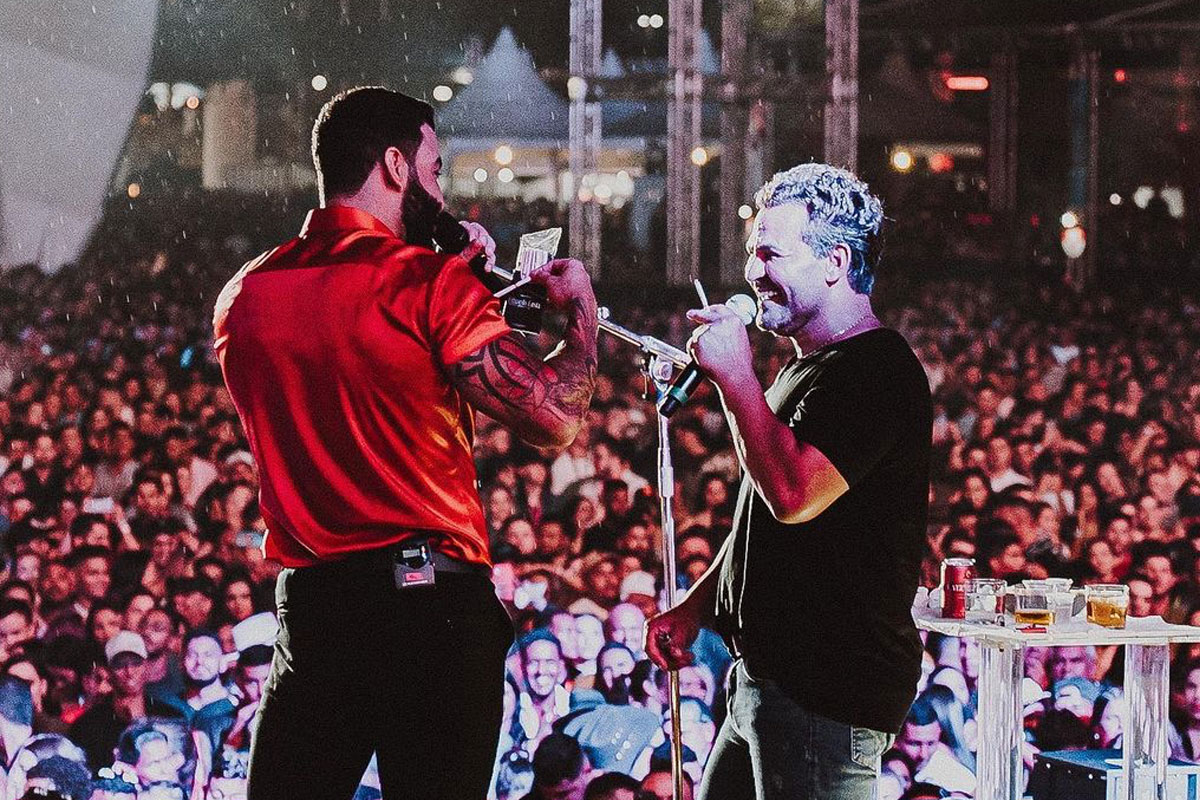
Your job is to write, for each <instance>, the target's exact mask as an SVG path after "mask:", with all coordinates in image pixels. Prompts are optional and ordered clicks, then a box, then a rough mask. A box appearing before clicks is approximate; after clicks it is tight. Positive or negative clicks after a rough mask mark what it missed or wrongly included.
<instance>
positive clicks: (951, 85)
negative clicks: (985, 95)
mask: <svg viewBox="0 0 1200 800" xmlns="http://www.w3.org/2000/svg"><path fill="white" fill-rule="evenodd" d="M946 88H947V89H953V90H954V91H956V92H986V91H987V88H988V79H987V78H985V77H984V76H982V75H951V76H950V77H948V78H946Z"/></svg>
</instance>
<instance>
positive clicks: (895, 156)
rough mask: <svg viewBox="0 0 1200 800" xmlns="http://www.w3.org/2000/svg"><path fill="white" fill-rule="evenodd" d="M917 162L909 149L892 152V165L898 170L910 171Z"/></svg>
mask: <svg viewBox="0 0 1200 800" xmlns="http://www.w3.org/2000/svg"><path fill="white" fill-rule="evenodd" d="M914 163H915V161H914V159H913V154H912V153H910V152H908V151H907V150H897V151H896V152H894V153H892V167H893V168H894V169H895V170H896V171H897V172H908V171H909V170H910V169H912V168H913V164H914Z"/></svg>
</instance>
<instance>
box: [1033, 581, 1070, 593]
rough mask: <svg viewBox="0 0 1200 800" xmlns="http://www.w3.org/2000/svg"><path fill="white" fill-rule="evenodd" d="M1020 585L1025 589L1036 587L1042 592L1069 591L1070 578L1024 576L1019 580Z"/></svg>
mask: <svg viewBox="0 0 1200 800" xmlns="http://www.w3.org/2000/svg"><path fill="white" fill-rule="evenodd" d="M1021 586H1023V587H1024V588H1026V589H1036V590H1039V591H1042V592H1069V591H1071V579H1070V578H1040V579H1034V578H1026V579H1025V580H1023V581H1021Z"/></svg>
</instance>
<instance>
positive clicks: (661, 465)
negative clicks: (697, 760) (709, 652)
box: [491, 267, 691, 800]
mask: <svg viewBox="0 0 1200 800" xmlns="http://www.w3.org/2000/svg"><path fill="white" fill-rule="evenodd" d="M491 272H492V274H493V275H497V276H499V277H500V278H503V279H504V280H506V281H509V282H511V281H512V280H513V277H514V276H513V274H512V273H511V272H509V271H508V270H505V269H501V268H499V267H495V268H493V269H492V271H491ZM596 317H597V322H598V325H599V328H600V330H602V331H605V332H606V333H609V334H611V335H613V336H616V337H617V338H618V339H621V340H623V341H625V342H628V343H630V344H632V345H633V346H634V347H637V348H638V349H639V350H641V351H642V356H643V360H642V370H643V372H645V373H646V375H647V376H648V377H649V378H650V380H651V381H653V382H654V387H655V389H657V390H658V395H659V396H661V395H662V394H663V393H664V392H665V391H666V390H667V389H668V388H670V385H671V376H672V374H673V372H674V370H676V369H682V368H683V367H686V366H687V365H688V364H689V363H690V362H691V359H690V358H689V357H688V354H687V353H685V352H684V351H682V350H680V349H679V348H678V347H674V346H672V345H669V344H667V343H666V342H663V341H660V340H659V339H656V338H654V337H653V336H647V335H645V334H640V333H635V332H634V331H631V330H629V329H628V328H625V327H623V326H621V325H618V324H617V323H615V322H612V321H611V320H610V319H609V318H608V317H609V310H608V308H607V307H604V306H600V307H598V308H597V309H596ZM655 416H656V417H657V418H658V497H659V504H660V516H661V518H662V562H663V581H664V583H665V584H666V600H667V608H668V609H671V608H674V607H675V603H676V601H677V594H678V584H677V578H676V569H675V513H674V510H673V501H674V499H675V467H674V465H673V464H672V461H671V432H670V421H669V420H668V419H667V418H666V417H664V416H663V415H662V414H656V415H655ZM667 676H668V679H669V685H668V694H669V696H670V704H671V778H672V798H673V800H683V740H682V737H681V731H680V727H681V726H680V699H679V670H674V669H673V670H670V671H669V672H668V673H667Z"/></svg>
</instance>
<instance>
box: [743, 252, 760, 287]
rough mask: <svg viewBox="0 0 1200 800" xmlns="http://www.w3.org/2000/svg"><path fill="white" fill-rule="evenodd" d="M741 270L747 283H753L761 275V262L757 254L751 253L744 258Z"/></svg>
mask: <svg viewBox="0 0 1200 800" xmlns="http://www.w3.org/2000/svg"><path fill="white" fill-rule="evenodd" d="M743 272H744V274H745V276H746V281H747V283H753V282H754V281H756V280H758V279H759V278H761V277H762V276H763V274H764V271H763V263H762V261H761V260H760V259H759V257H758V256H757V255H754V254H751V255H750V257H749V258H747V259H746V266H745V269H744V270H743Z"/></svg>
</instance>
